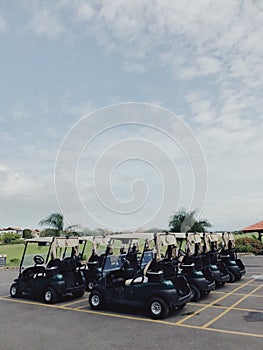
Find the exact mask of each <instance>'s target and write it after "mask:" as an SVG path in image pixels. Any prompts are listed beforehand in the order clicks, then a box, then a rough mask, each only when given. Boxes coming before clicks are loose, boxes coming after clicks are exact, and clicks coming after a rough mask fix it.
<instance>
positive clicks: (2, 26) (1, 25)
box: [0, 16, 8, 33]
mask: <svg viewBox="0 0 263 350" xmlns="http://www.w3.org/2000/svg"><path fill="white" fill-rule="evenodd" d="M7 30H8V25H7V22H6V20H5V19H4V18H3V17H2V16H0V33H1V32H2V33H4V32H7Z"/></svg>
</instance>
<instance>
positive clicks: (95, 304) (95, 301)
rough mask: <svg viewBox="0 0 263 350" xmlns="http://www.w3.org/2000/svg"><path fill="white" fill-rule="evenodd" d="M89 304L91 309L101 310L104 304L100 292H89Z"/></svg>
mask: <svg viewBox="0 0 263 350" xmlns="http://www.w3.org/2000/svg"><path fill="white" fill-rule="evenodd" d="M89 304H90V307H91V308H92V309H93V310H101V309H103V307H104V305H105V300H104V298H103V296H102V294H101V293H100V292H91V293H90V295H89Z"/></svg>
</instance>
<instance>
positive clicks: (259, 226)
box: [241, 221, 263, 232]
mask: <svg viewBox="0 0 263 350" xmlns="http://www.w3.org/2000/svg"><path fill="white" fill-rule="evenodd" d="M241 231H243V232H246V231H247V232H257V231H263V221H260V222H257V223H256V224H253V225H251V226H247V227H244V228H242V230H241Z"/></svg>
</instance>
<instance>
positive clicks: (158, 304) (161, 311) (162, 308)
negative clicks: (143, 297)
mask: <svg viewBox="0 0 263 350" xmlns="http://www.w3.org/2000/svg"><path fill="white" fill-rule="evenodd" d="M147 311H148V313H149V315H150V317H151V318H153V319H154V320H158V319H162V318H165V317H167V316H168V313H169V306H168V305H167V303H166V302H165V301H164V300H163V299H162V298H159V297H154V298H151V299H150V301H149V303H148V307H147Z"/></svg>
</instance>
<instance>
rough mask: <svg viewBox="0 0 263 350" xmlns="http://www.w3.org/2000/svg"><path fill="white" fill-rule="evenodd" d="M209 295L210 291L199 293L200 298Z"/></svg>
mask: <svg viewBox="0 0 263 350" xmlns="http://www.w3.org/2000/svg"><path fill="white" fill-rule="evenodd" d="M209 294H210V290H206V291H205V292H201V296H202V297H205V296H206V295H209Z"/></svg>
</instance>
